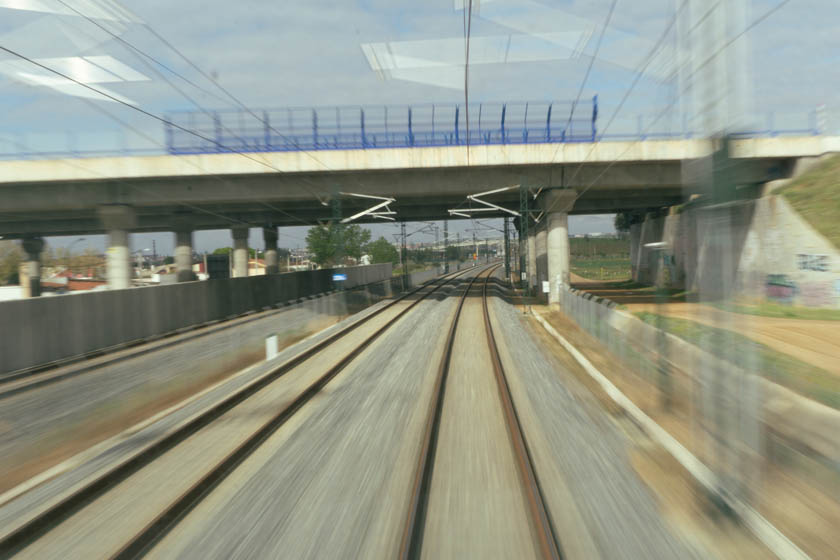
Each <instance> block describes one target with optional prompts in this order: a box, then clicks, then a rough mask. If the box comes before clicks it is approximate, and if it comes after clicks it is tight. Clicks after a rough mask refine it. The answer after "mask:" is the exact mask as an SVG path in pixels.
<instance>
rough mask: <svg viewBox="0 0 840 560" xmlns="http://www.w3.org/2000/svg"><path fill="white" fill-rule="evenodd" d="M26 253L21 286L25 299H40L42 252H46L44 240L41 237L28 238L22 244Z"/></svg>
mask: <svg viewBox="0 0 840 560" xmlns="http://www.w3.org/2000/svg"><path fill="white" fill-rule="evenodd" d="M21 245H22V246H23V250H24V252H25V253H26V262H25V263H23V266H22V267H21V268H22V272H23V274H21V275H20V285H21V287H22V288H23V297H38V296H40V295H41V251H43V250H44V240H43V239H41V238H40V237H26V238H24V239H23V242H22V243H21Z"/></svg>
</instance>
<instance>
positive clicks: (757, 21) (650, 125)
mask: <svg viewBox="0 0 840 560" xmlns="http://www.w3.org/2000/svg"><path fill="white" fill-rule="evenodd" d="M788 2H790V0H782V1H781V2H779V3H778V4H776V5H775V6H774V7H772V8H771V9H769V10H768V11H767V12H765V13H764V14H762V15H761V16H759V17H758V18H756V19H755V20H753V21H752V23H750V24H749V25H748V26H746V27H745V28H744V29H743V30H741V31H740V32H739V33H738V34H736V35H734V36H733V37H732V38H730V39H729V40H728V41H727V42H726V43H724V45H723V46H721V47H720V48H719V49H717V50H716V51H715V52H714V53H712V54H711V55H710V56H709V57H708V58H707V59H706V60H705V61H704V62H703V63H702V64H701V65H699V66H698V67H697V68H695V69H694V71H693V72H692V73H691V74H689V76H688V78H687V79H690V78H692V77H693V76H694V75H695V74H696V73H697V72H698V71H699V70H701V69H702V68H703V67H704V66H705V65H706V64H708V63H709V62H710V61H711V60H712V59H714V57H715V56H717V55H718V54H720V53H721V52H722V51H724V50H725V49H726V48H727V47H729V46H730V45H731V44H732V43H734V42H735V41H737V40H738V39H739V38H740V37H742V36H743V35H744V34H746V33H747V32H749V31H750V30H751V29H753V28H754V27H755V26H757V25H758V24H760V23H761V22H763V21H764V20H766V19H767V18H768V17H770V16H771V15H772V14H774V13H775V12H777V11H778V10H779V9H780V8H781V7H783V6H784V5H785V4H787V3H788ZM686 4H687V0H684V1H683V3H682V4H681V5H680V8H679V9H678V10H677V12H676V13H675V14H674V17H673V18H672V24H671V26H672V25H673V22H674V21H676V18H677V17H678V15H679V13H680V11H681V9H682V8H683V7H684V6H685V5H686ZM707 15H708V13H707V14H706V16H707ZM706 16H703V17H704V18H705V17H706ZM671 26H669V28H670V27H671ZM695 27H696V26H695ZM634 84H635V82H634ZM689 87H690V86H686V87H685V88H683V89H682V90H681V91H680V92H679V95H678V96H676V97H675V98H674V99H673V100H672V101H671V102H670V103H669V104H668V105H667V106H666V107H665V108H664V109H663V110H662V111H660V112H659V113H658V114H657V116H656V118H654V120H653V121H651V122H650V123H648V125H647V127H646V128H645V129H644V131H643V134H642V135H641V136H642V137H643V136H644V135H645V134H646V133H647V132H648V131H649V130H650V129H651V128H653V126H654V125H655V124H656V123H657V122H658V121H659V120H660V119H661V118H662V117H663V116H665V114H667V113H668V111H670V110H671V109H672V108H673V106H674V105H675V104H676V102H677V98H678V97H679V96H680V95H683V94H684V93H686V92H687V91H688V89H689ZM641 141H642V138H638V139H636V140H635V141H633V142H631V143H629V144H628V145H627V147H626V148H625V149H624V150H623V151H622V152H621V153H620V154H619V155H618V156H616V157H615V158H613V159H612V160H611V161H610V162H609V163H608V164H607V166H606V167H604V169H602V170H601V172H600V173H599V174H598V175H597V176H596V177H595V178H594V179H593V180H592V181H591V182H590V183H589V184H588V185H587V186H586V187H585V188H584V189H583V190H581V191H580V192H579V193H577V194H576V195H575V197H574V198H573V199H572V200H571V201H569V202H568V204H567V205H566V207H565V208H564V209H562V210H561V211H562V212H567V211H569V210H571V208H572V207H573V206H574V204H575V202H576V201H577V200H578V199H579V198H580V197H581V196H583V194H584V193H586V192H587V191H588V190H589V189H590V188H592V187H593V186H594V185H595V184H596V183H597V182H598V180H599V179H600V178H601V177H603V176H604V174H605V173H606V172H607V171H608V170H609V169H610V168H612V166H613V165H615V164H616V163H618V162H619V161H620V159H621V158H622V157H623V156H624V154H626V153H627V152H628V151H630V149H632V148H633V146H635V145H636V144H637V143H639V142H641ZM593 149H594V146H593ZM589 153H590V154H591V153H592V151H591V150H590V152H589ZM587 158H588V154H587ZM587 158H584V161H585V160H586V159H587ZM582 164H583V162H581V165H582ZM578 169H580V166H579V167H578ZM552 211H555V208H554V205H552V206H551V207H549V208H547V209H545V210H543V211H542V212H541V213H540V216H542V215H543V214H546V213H548V212H552Z"/></svg>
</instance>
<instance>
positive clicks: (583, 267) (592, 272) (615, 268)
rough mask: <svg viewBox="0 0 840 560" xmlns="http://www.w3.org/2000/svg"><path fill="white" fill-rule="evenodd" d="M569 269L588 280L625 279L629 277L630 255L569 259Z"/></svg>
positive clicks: (575, 257) (574, 257)
mask: <svg viewBox="0 0 840 560" xmlns="http://www.w3.org/2000/svg"><path fill="white" fill-rule="evenodd" d="M570 265H571V270H572V272H574V273H575V274H577V275H578V276H582V277H583V278H587V279H589V280H605V281H610V280H626V279H629V278H630V257H579V256H573V257H572V259H571V263H570Z"/></svg>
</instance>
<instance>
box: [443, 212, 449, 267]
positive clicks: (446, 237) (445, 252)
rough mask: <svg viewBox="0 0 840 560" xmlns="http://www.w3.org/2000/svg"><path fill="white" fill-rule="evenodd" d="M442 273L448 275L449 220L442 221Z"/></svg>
mask: <svg viewBox="0 0 840 560" xmlns="http://www.w3.org/2000/svg"><path fill="white" fill-rule="evenodd" d="M443 273H444V274H449V220H443Z"/></svg>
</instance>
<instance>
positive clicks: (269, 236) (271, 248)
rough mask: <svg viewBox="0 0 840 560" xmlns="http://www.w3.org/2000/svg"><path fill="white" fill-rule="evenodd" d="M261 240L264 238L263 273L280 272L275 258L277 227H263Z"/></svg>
mask: <svg viewBox="0 0 840 560" xmlns="http://www.w3.org/2000/svg"><path fill="white" fill-rule="evenodd" d="M263 240H265V273H266V274H277V273H278V272H280V265H279V264H278V260H277V228H276V227H267V228H263Z"/></svg>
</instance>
